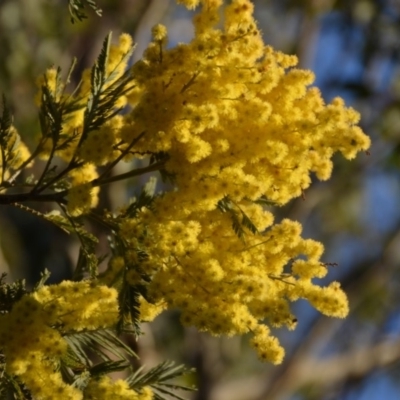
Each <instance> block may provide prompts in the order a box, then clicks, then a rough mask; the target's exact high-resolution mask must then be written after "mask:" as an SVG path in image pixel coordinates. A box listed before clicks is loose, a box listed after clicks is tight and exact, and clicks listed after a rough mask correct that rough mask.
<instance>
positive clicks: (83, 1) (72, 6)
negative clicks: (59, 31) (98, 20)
mask: <svg viewBox="0 0 400 400" xmlns="http://www.w3.org/2000/svg"><path fill="white" fill-rule="evenodd" d="M68 3H69V4H68V7H69V13H70V15H71V22H72V23H75V22H76V21H77V20H78V21H82V20H83V19H86V18H87V15H86V13H85V7H86V6H89V7H90V8H91V9H92V10H93V11H94V12H95V13H96V14H97V15H98V16H99V17H101V15H102V10H101V8H99V7H98V6H97V4H96V2H95V1H93V0H68Z"/></svg>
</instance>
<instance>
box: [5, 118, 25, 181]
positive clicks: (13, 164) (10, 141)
mask: <svg viewBox="0 0 400 400" xmlns="http://www.w3.org/2000/svg"><path fill="white" fill-rule="evenodd" d="M3 156H5V158H6V160H3ZM30 156H31V153H30V151H29V149H28V147H27V146H26V145H25V143H24V142H22V140H21V138H20V136H19V134H18V131H17V129H16V128H15V127H14V126H13V125H12V126H10V128H9V130H8V138H7V143H6V145H5V146H4V153H3V152H0V183H2V177H3V166H4V165H5V164H7V167H8V168H7V170H5V171H4V179H8V178H9V177H10V171H13V170H16V169H18V168H20V167H21V166H22V164H23V163H24V162H25V161H27V160H28V159H29V157H30ZM31 165H32V163H30V164H29V165H27V167H29V166H31Z"/></svg>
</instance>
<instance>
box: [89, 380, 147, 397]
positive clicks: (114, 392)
mask: <svg viewBox="0 0 400 400" xmlns="http://www.w3.org/2000/svg"><path fill="white" fill-rule="evenodd" d="M84 395H85V400H99V399H104V400H107V399H112V400H152V399H153V391H152V390H151V389H150V388H149V387H144V388H143V389H142V391H141V392H140V393H138V392H136V391H135V390H133V389H130V388H129V385H128V383H127V382H126V381H123V380H121V379H119V380H117V381H112V380H111V379H110V378H109V377H108V376H103V377H102V378H101V379H99V380H92V381H91V382H90V383H89V385H88V386H87V387H86V389H85V392H84Z"/></svg>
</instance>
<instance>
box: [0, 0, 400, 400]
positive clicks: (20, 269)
mask: <svg viewBox="0 0 400 400" xmlns="http://www.w3.org/2000/svg"><path fill="white" fill-rule="evenodd" d="M253 2H254V4H255V14H256V19H257V20H258V21H259V26H260V28H261V29H262V31H263V35H264V39H265V42H266V43H269V44H271V45H273V46H274V47H275V48H277V49H279V50H282V51H284V52H287V53H292V54H297V55H298V56H299V59H300V65H301V67H302V68H308V69H312V70H313V71H314V72H315V73H316V76H317V79H316V85H317V86H318V87H320V89H321V90H322V93H323V95H324V97H325V99H326V100H327V101H329V100H330V99H332V98H333V97H335V96H341V97H344V98H345V100H346V102H347V104H349V105H352V106H353V107H355V108H356V109H358V110H359V111H360V112H361V114H362V127H363V129H364V130H365V131H366V132H367V133H368V134H369V135H370V136H371V138H372V141H373V145H372V148H371V150H370V152H369V153H368V154H361V155H359V156H358V158H357V159H356V160H355V161H353V162H350V163H349V162H345V161H344V160H343V159H342V158H341V157H337V158H336V168H335V171H334V174H333V177H332V179H331V180H330V181H329V182H327V183H326V182H323V183H321V182H317V181H316V182H315V184H314V185H313V186H312V187H311V188H310V189H309V190H307V192H306V193H305V197H304V198H300V199H297V200H296V201H293V202H291V203H290V204H289V205H288V206H286V207H284V208H282V209H277V210H275V213H276V216H277V217H276V219H277V221H279V220H280V219H282V218H283V217H289V218H292V219H295V220H299V221H300V222H302V223H303V225H304V236H306V237H311V238H314V239H317V240H319V241H321V242H323V243H324V244H325V246H326V253H325V258H324V261H326V262H331V263H333V264H332V268H331V273H330V275H329V276H328V280H333V279H338V280H340V281H341V282H342V284H343V286H344V288H345V290H346V291H347V293H348V295H349V297H350V303H351V314H350V316H349V317H348V318H347V319H346V320H344V321H337V320H331V319H328V318H326V317H323V316H321V315H319V314H317V313H316V312H315V311H314V310H312V309H311V307H309V306H308V305H307V304H306V303H305V302H299V303H298V304H296V314H297V315H298V316H299V324H298V328H297V330H296V331H295V332H286V331H279V332H277V335H279V336H280V338H281V340H282V342H283V343H284V344H285V347H286V349H287V356H286V359H285V361H284V363H283V365H281V366H279V367H272V366H269V365H264V364H260V363H259V362H258V361H257V360H256V356H255V355H254V354H253V352H252V351H251V350H250V349H248V348H247V347H246V345H245V343H244V341H241V340H240V339H237V338H236V339H228V338H219V339H218V338H211V337H208V336H207V335H202V334H198V333H197V332H196V331H195V330H193V329H184V328H182V327H181V326H180V324H179V314H178V313H177V312H170V313H167V314H164V315H162V316H160V317H158V318H157V319H156V320H155V321H154V322H153V323H152V324H148V325H145V326H144V327H143V330H144V332H145V335H143V337H142V338H141V339H140V340H139V344H138V347H139V352H140V354H141V356H142V362H143V363H144V364H147V365H150V366H151V365H153V364H154V363H156V362H158V361H160V360H162V359H165V358H170V359H173V360H176V361H178V362H179V361H182V362H185V363H186V364H188V365H190V366H194V367H196V368H197V370H198V374H197V384H198V386H199V391H198V393H197V394H195V395H194V397H193V399H196V400H266V399H271V400H272V399H274V400H278V399H280V400H285V399H292V400H329V399H340V400H345V399H346V400H347V399H348V400H352V399H354V400H360V399H361V400H362V399H366V400H375V399H386V400H391V399H393V400H394V399H398V398H399V394H398V393H399V392H400V387H399V383H400V379H399V377H400V268H399V266H400V262H399V260H400V206H399V205H400V183H399V182H400V2H399V1H398V0H352V1H344V0H296V1H295V0H254V1H253ZM97 4H98V6H99V7H100V8H102V10H103V16H102V17H101V18H100V17H98V16H96V14H95V13H94V12H91V10H88V15H89V18H88V19H86V20H84V21H83V22H76V23H75V24H71V22H70V15H69V13H68V7H67V5H66V2H65V1H60V0H59V1H57V0H36V1H35V2H33V1H30V0H2V1H1V2H0V60H2V61H1V62H0V91H1V92H3V93H4V94H5V95H6V97H7V99H8V102H9V103H10V104H11V105H12V107H13V113H14V118H15V124H16V126H17V128H18V129H19V131H20V133H21V134H22V136H23V137H24V138H25V140H26V141H27V143H28V145H32V143H33V140H34V137H35V135H36V134H37V132H38V122H37V110H36V108H35V105H34V102H33V97H34V94H35V90H36V89H35V81H36V79H37V77H38V75H39V74H40V73H42V72H43V71H44V70H45V69H46V68H48V67H50V66H51V65H54V64H55V65H60V66H61V67H62V68H63V70H64V71H66V70H67V68H68V65H69V63H70V61H71V59H72V57H73V56H76V57H77V60H78V68H77V70H76V73H75V75H74V80H75V83H77V82H78V80H79V75H80V72H81V71H82V70H83V69H84V68H86V67H88V66H90V64H91V63H92V62H93V60H94V59H95V56H96V54H97V53H98V50H99V48H100V45H101V42H102V40H103V38H104V37H105V35H106V34H107V32H108V31H110V30H111V31H113V33H114V35H115V37H117V36H118V35H119V33H121V32H128V33H130V34H132V35H133V36H134V38H135V41H136V42H137V43H138V44H137V49H136V52H135V59H136V60H137V59H139V58H140V54H141V53H142V51H143V49H144V48H145V47H146V45H147V43H148V41H149V39H150V29H151V27H152V26H153V25H155V24H156V23H158V22H162V23H164V24H165V25H167V26H168V28H169V36H170V43H171V45H174V44H176V43H177V42H185V41H188V40H190V38H191V36H192V34H193V33H192V28H191V24H190V17H191V14H190V13H189V12H187V11H186V10H185V9H183V7H177V6H176V5H175V2H174V1H172V0H135V1H132V0H99V1H98V2H97ZM121 168H122V167H121ZM139 183H140V182H137V181H130V182H128V183H127V184H126V185H124V184H120V185H119V186H113V187H112V190H110V188H108V190H104V191H103V192H104V193H103V206H104V205H105V204H107V205H115V204H121V203H123V202H124V201H125V200H126V198H127V196H128V195H132V193H134V187H135V185H136V184H139ZM34 206H35V207H37V205H34ZM40 207H44V209H45V210H46V209H50V208H49V207H50V206H43V205H40ZM46 207H47V208H46ZM93 229H94V230H95V232H96V234H97V235H98V236H99V237H100V238H101V241H100V247H99V252H100V253H103V252H104V251H106V250H105V247H104V245H105V243H106V239H105V237H103V236H104V234H103V233H102V231H101V229H100V228H99V227H96V226H94V227H93ZM0 244H1V247H0V248H1V251H0V270H2V271H4V270H6V271H8V272H9V277H10V279H17V278H20V277H26V278H27V280H28V281H29V283H31V284H32V283H33V282H34V281H35V280H37V279H38V276H39V272H40V271H41V270H43V269H44V268H48V269H49V270H51V271H52V279H53V281H59V280H61V279H65V278H66V277H69V276H70V275H71V269H72V268H73V265H74V263H75V261H76V257H77V244H76V243H75V242H74V241H73V240H72V239H71V238H67V237H65V236H64V234H63V233H62V232H60V231H59V230H58V229H57V228H55V227H52V226H50V225H49V224H48V223H46V222H43V221H41V220H40V219H38V218H37V217H36V216H34V215H30V214H28V213H26V212H24V211H23V210H20V209H16V208H13V207H10V206H7V207H2V209H0ZM336 264H337V265H336Z"/></svg>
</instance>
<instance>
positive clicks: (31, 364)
mask: <svg viewBox="0 0 400 400" xmlns="http://www.w3.org/2000/svg"><path fill="white" fill-rule="evenodd" d="M117 297H118V293H117V291H116V290H115V289H112V288H109V287H106V286H95V285H92V284H91V283H89V282H71V281H64V282H62V283H60V284H59V285H50V286H43V287H42V288H41V289H39V290H37V291H36V292H33V293H31V294H29V295H25V296H23V297H22V298H21V299H20V300H19V301H18V302H17V303H16V304H15V305H14V307H13V308H12V310H11V312H10V313H8V314H4V315H0V349H2V351H3V353H4V355H5V358H6V368H7V369H6V371H7V373H8V374H10V375H12V376H17V377H18V378H19V379H20V380H21V381H22V382H23V383H24V384H25V385H26V386H27V388H28V389H29V390H30V391H31V393H32V394H33V396H34V397H35V399H38V400H47V399H54V398H55V396H56V397H57V398H60V399H70V400H81V399H83V398H84V397H83V393H82V392H81V391H80V390H78V389H77V388H74V387H73V386H70V385H67V384H66V383H65V382H64V381H63V379H62V376H61V372H60V371H59V368H58V367H59V365H60V360H61V359H62V358H63V357H64V356H65V355H66V353H67V347H68V344H67V342H66V341H65V339H64V338H63V336H64V335H66V334H68V333H73V332H79V331H82V330H95V329H99V328H108V327H113V326H114V325H115V324H116V322H117V319H118V299H117ZM98 398H100V397H98Z"/></svg>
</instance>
